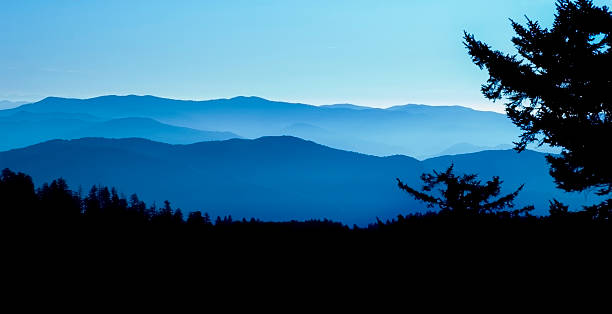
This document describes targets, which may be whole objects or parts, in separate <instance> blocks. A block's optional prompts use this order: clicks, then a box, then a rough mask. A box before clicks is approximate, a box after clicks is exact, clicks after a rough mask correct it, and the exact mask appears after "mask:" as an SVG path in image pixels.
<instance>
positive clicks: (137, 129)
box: [67, 118, 240, 144]
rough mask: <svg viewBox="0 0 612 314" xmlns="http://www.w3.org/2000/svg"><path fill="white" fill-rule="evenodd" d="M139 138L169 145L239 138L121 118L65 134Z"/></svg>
mask: <svg viewBox="0 0 612 314" xmlns="http://www.w3.org/2000/svg"><path fill="white" fill-rule="evenodd" d="M81 137H107V138H128V137H140V138H146V139H149V140H153V141H159V142H164V143H170V144H191V143H196V142H202V141H220V140H227V139H231V138H239V137H240V136H238V135H236V134H234V133H231V132H217V131H202V130H196V129H190V128H185V127H177V126H173V125H168V124H164V123H160V122H158V121H155V120H153V119H149V118H121V119H113V120H108V121H104V122H100V123H95V124H92V125H89V126H87V127H84V128H80V129H78V130H75V131H73V132H71V133H68V134H67V138H81Z"/></svg>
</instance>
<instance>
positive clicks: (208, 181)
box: [0, 136, 588, 225]
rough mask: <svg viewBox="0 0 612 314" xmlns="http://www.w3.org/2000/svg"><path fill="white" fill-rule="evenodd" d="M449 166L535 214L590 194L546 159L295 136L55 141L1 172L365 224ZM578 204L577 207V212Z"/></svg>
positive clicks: (15, 153) (150, 197) (390, 212)
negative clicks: (333, 144) (334, 143)
mask: <svg viewBox="0 0 612 314" xmlns="http://www.w3.org/2000/svg"><path fill="white" fill-rule="evenodd" d="M451 163H454V164H455V167H456V169H457V170H458V171H466V172H478V173H480V174H481V175H482V176H483V177H482V178H483V179H490V178H491V177H492V176H494V175H499V176H500V177H501V178H502V180H503V181H504V184H503V187H504V188H505V189H506V192H509V191H510V190H511V189H516V188H517V187H518V186H519V185H520V184H522V183H525V184H526V186H525V189H524V191H523V192H522V193H521V195H520V196H519V198H518V199H517V204H518V205H526V204H534V205H536V207H537V212H536V213H539V214H544V213H546V212H547V209H548V200H550V199H552V198H553V197H554V198H557V199H559V200H562V201H564V202H567V203H568V204H571V205H572V206H577V205H579V204H584V203H588V200H587V199H585V197H586V196H585V195H582V194H568V193H564V192H561V191H559V190H557V189H556V188H555V186H554V183H553V181H552V178H551V177H550V176H549V175H548V166H547V165H546V162H545V160H544V154H541V153H537V152H532V151H526V152H523V153H521V154H517V153H516V152H514V151H512V150H506V151H485V152H478V153H473V154H465V155H456V156H443V157H437V158H432V159H427V160H425V161H418V160H416V159H414V158H410V157H406V156H399V155H396V156H389V157H376V156H370V155H364V154H359V153H353V152H347V151H342V150H337V149H332V148H329V147H326V146H323V145H319V144H316V143H314V142H310V141H305V140H302V139H299V138H295V137H289V136H282V137H262V138H258V139H255V140H246V139H231V140H226V141H212V142H201V143H196V144H190V145H170V144H165V143H159V142H153V141H149V140H144V139H135V138H131V139H103V138H84V139H78V140H68V141H67V140H53V141H48V142H45V143H40V144H36V145H33V146H29V147H27V148H23V149H15V150H11V151H6V152H2V153H0V168H5V167H8V168H10V169H12V170H14V171H23V172H26V173H28V174H30V175H32V177H33V178H34V180H35V183H37V184H41V183H43V182H47V181H50V180H53V179H55V178H58V177H64V178H65V179H67V181H68V183H69V184H70V185H71V186H72V187H73V188H74V189H78V187H81V188H82V191H83V193H85V192H87V191H88V190H89V188H90V187H91V186H92V185H97V184H103V185H111V186H115V187H117V188H118V190H119V191H121V192H123V193H126V194H127V195H129V194H131V193H137V194H138V195H139V196H141V198H143V199H144V200H145V201H147V202H152V201H155V202H156V203H157V204H158V205H159V204H162V201H163V200H165V199H168V200H170V201H172V202H173V205H174V206H176V207H180V208H181V209H183V210H185V211H193V210H203V211H207V212H209V213H210V214H211V215H213V216H217V215H219V216H224V215H229V214H231V215H232V216H233V217H234V218H241V217H258V218H261V219H264V220H289V219H300V220H303V219H310V218H330V219H333V220H339V221H342V222H344V223H347V224H353V223H356V224H361V225H363V224H367V223H369V222H373V221H375V219H376V217H379V218H381V219H387V218H392V217H395V216H396V215H397V214H407V213H411V212H417V211H422V210H425V207H424V205H423V204H421V203H419V202H416V201H414V200H413V199H411V198H410V197H409V196H408V195H407V194H406V193H405V192H403V191H400V190H399V189H398V187H397V183H396V181H395V178H396V177H399V178H400V179H402V180H403V181H404V182H406V183H408V184H410V185H412V186H414V187H420V186H421V185H420V180H419V176H420V174H421V173H423V172H429V171H431V170H432V169H438V170H444V169H445V168H446V167H448V166H449V165H450V164H451ZM573 208H577V207H573Z"/></svg>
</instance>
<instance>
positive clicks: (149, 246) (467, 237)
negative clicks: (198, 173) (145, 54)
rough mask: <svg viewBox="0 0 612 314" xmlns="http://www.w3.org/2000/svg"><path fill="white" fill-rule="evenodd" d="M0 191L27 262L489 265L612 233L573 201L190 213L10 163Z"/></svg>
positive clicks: (556, 251) (594, 241)
mask: <svg viewBox="0 0 612 314" xmlns="http://www.w3.org/2000/svg"><path fill="white" fill-rule="evenodd" d="M0 199H1V200H2V202H1V203H0V205H1V210H0V213H1V215H0V224H1V227H2V228H1V230H2V233H3V240H4V244H5V246H4V247H5V248H6V249H7V250H8V251H11V252H18V253H14V254H11V255H9V256H10V258H11V259H14V258H17V259H19V258H21V257H23V256H33V257H31V258H28V260H26V261H25V262H26V263H30V262H33V263H34V264H36V263H38V262H39V261H40V260H47V259H54V258H60V259H61V258H66V257H71V258H72V257H73V256H75V255H76V257H75V258H76V260H73V261H72V262H77V261H82V260H83V259H89V258H92V259H94V261H95V262H96V263H97V262H99V261H102V260H104V261H107V262H108V263H110V264H115V263H119V264H121V262H120V261H118V260H116V259H119V260H129V259H131V258H137V259H139V260H143V259H144V260H149V259H150V261H160V260H164V259H182V258H189V259H190V260H193V261H199V262H202V263H216V262H220V263H224V262H231V263H236V264H245V265H246V264H249V265H251V266H252V265H253V263H267V262H271V263H279V262H281V261H287V262H290V263H314V264H311V266H312V265H315V264H317V263H322V264H327V263H332V264H333V263H347V262H348V263H353V262H356V263H360V262H363V261H365V260H368V259H374V260H376V259H379V258H382V259H383V260H388V261H389V262H390V263H396V262H400V263H408V264H410V263H415V262H416V263H434V264H437V263H447V262H451V263H453V261H461V260H473V259H478V258H485V259H486V262H484V264H483V265H485V264H489V263H492V264H490V265H489V266H492V265H496V263H497V262H499V261H504V262H508V261H510V260H511V261H516V262H517V263H525V262H526V261H525V260H522V259H523V258H529V259H533V258H534V257H542V258H551V257H554V256H558V255H565V254H571V255H574V254H578V255H577V256H580V257H583V258H587V257H590V256H598V255H599V254H603V255H605V253H606V251H607V250H605V249H604V250H602V248H604V247H609V244H608V241H609V239H610V238H611V237H610V236H611V235H612V232H611V231H612V228H610V223H609V221H608V220H607V219H603V220H601V219H600V220H594V219H593V218H592V216H589V215H588V214H587V213H586V212H576V213H572V212H564V211H558V212H554V211H553V212H551V215H550V216H547V217H535V216H531V215H529V214H525V215H518V216H508V215H501V214H478V215H465V214H462V215H459V214H456V213H453V212H440V213H433V212H432V213H427V214H417V215H409V216H398V217H397V218H396V219H393V220H389V221H384V222H383V221H380V220H379V221H373V222H372V223H371V224H369V225H368V226H367V227H362V228H360V227H357V226H351V227H349V226H346V225H343V224H341V223H337V222H333V221H329V220H307V221H286V222H265V221H261V220H258V219H256V218H251V219H241V220H233V219H232V217H231V216H226V217H215V218H213V217H210V216H209V215H208V214H207V213H201V212H192V213H190V214H189V215H187V216H186V217H185V216H183V213H182V212H181V210H179V209H173V208H172V206H171V204H170V202H165V203H164V204H163V205H162V206H160V207H157V206H156V205H155V204H151V205H147V204H145V203H144V202H142V201H141V200H139V199H138V196H137V195H132V196H130V197H129V199H126V198H124V197H121V196H120V194H119V193H118V192H117V191H116V190H115V189H109V188H107V187H94V188H92V189H91V190H90V191H89V192H88V193H83V194H79V193H75V192H73V191H71V190H70V189H68V186H67V184H66V182H65V181H64V180H62V179H58V180H54V181H53V182H51V183H50V184H44V185H43V186H42V187H41V188H39V189H34V185H33V183H32V180H31V178H30V177H29V176H27V175H25V174H23V173H14V172H12V171H10V170H8V169H7V170H4V171H3V173H2V180H0ZM8 251H7V252H8ZM569 257H572V256H567V257H566V258H569ZM574 257H575V256H574ZM79 263H80V262H79ZM126 266H128V265H126ZM132 266H133V265H132ZM285 266H286V265H285ZM337 266H338V265H337Z"/></svg>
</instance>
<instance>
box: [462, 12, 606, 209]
mask: <svg viewBox="0 0 612 314" xmlns="http://www.w3.org/2000/svg"><path fill="white" fill-rule="evenodd" d="M556 7H557V12H556V14H555V20H554V23H553V25H552V28H550V29H547V28H544V27H542V26H541V25H540V24H539V23H538V22H537V21H532V20H529V19H527V23H526V25H521V24H518V23H516V22H515V21H512V20H511V23H512V27H513V28H514V31H515V33H516V36H515V37H513V38H512V43H513V44H514V46H515V47H516V49H517V51H518V55H509V54H504V53H502V52H500V51H496V50H493V49H492V48H491V47H490V46H488V45H487V44H485V43H482V42H480V41H478V40H476V39H475V38H474V36H473V35H471V34H468V33H467V32H466V33H465V35H464V39H465V45H466V47H467V49H468V51H469V55H470V56H471V57H472V60H473V62H474V63H475V64H476V65H477V66H478V67H480V68H481V69H483V68H486V69H487V70H488V72H489V79H488V81H487V82H486V84H484V85H483V86H482V92H483V94H484V96H485V97H486V98H488V99H491V100H499V99H502V98H505V99H507V100H508V102H507V103H506V113H507V114H508V116H509V117H510V119H511V120H512V122H513V123H514V124H516V125H517V126H518V127H520V129H521V130H522V134H521V136H520V140H519V141H518V142H517V143H515V144H516V149H517V150H518V151H522V150H524V149H525V148H526V146H527V144H529V143H533V142H536V143H538V145H543V144H548V145H550V146H552V147H560V148H562V152H561V155H560V156H548V157H547V160H548V162H549V163H550V165H551V175H552V176H553V178H554V179H555V182H556V183H557V185H558V186H559V187H560V188H562V189H564V190H566V191H583V190H585V189H587V188H596V189H597V191H598V194H599V195H607V194H610V193H611V192H612V166H611V163H610V157H609V155H608V154H607V153H604V150H605V148H606V147H609V146H610V139H611V138H612V49H611V48H610V47H611V46H612V37H611V36H610V35H611V33H612V14H611V12H610V11H609V10H608V7H606V6H603V7H597V6H595V5H593V3H592V1H588V0H578V1H569V0H560V1H557V6H556ZM609 203H610V202H608V204H609ZM603 205H605V204H604V203H602V204H600V206H603ZM609 210H610V207H609V206H608V208H607V211H609ZM604 211H606V210H604Z"/></svg>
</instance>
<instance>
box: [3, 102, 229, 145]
mask: <svg viewBox="0 0 612 314" xmlns="http://www.w3.org/2000/svg"><path fill="white" fill-rule="evenodd" d="M0 134H3V135H4V136H3V140H2V141H1V142H0V150H7V149H11V148H18V147H25V146H28V145H32V144H36V143H40V142H43V141H48V140H51V139H76V138H82V137H107V138H130V137H140V138H146V139H150V140H155V141H161V142H165V143H171V144H190V143H196V142H201V141H216V140H226V139H231V138H239V136H238V135H236V134H234V133H231V132H216V131H203V130H196V129H191V128H185V127H177V126H172V125H168V124H164V123H160V122H158V121H156V120H153V119H150V118H120V119H111V120H104V119H102V118H99V117H96V116H93V115H89V114H83V113H62V112H41V113H33V112H27V111H14V112H13V114H11V115H7V116H0Z"/></svg>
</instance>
